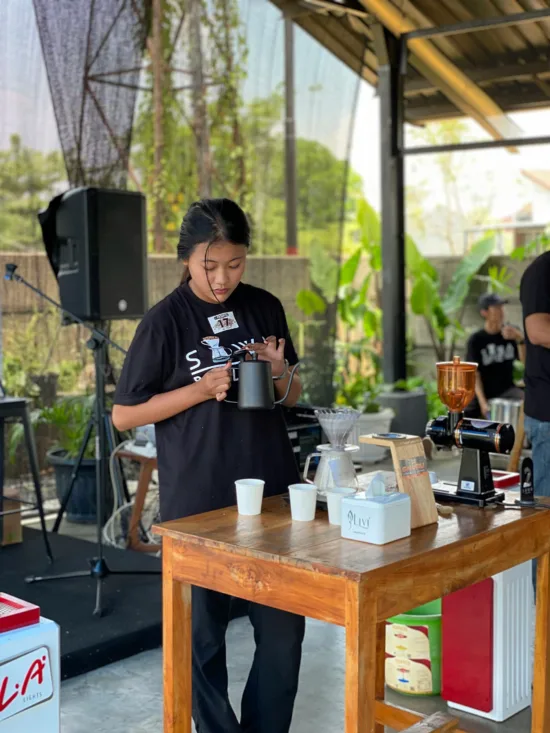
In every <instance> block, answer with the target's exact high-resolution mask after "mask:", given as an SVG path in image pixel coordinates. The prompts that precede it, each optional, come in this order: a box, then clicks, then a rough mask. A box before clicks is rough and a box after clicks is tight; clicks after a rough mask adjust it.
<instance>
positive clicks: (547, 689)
mask: <svg viewBox="0 0 550 733" xmlns="http://www.w3.org/2000/svg"><path fill="white" fill-rule="evenodd" d="M548 731H550V554H548V553H546V554H545V555H542V557H539V558H538V563H537V619H536V624H535V664H534V670H533V704H532V723H531V733H548Z"/></svg>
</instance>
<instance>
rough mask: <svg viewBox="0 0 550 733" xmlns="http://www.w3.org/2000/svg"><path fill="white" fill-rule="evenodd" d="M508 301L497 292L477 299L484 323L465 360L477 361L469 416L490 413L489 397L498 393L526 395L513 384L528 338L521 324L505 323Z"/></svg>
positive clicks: (470, 342)
mask: <svg viewBox="0 0 550 733" xmlns="http://www.w3.org/2000/svg"><path fill="white" fill-rule="evenodd" d="M507 302H508V301H506V300H504V298H501V296H500V295H498V294H497V293H486V294H485V295H482V296H481V297H480V299H479V302H478V307H479V312H480V314H481V316H482V317H483V319H484V321H485V323H484V326H483V328H482V329H480V330H479V331H476V332H475V333H473V334H472V335H471V336H470V338H469V339H468V345H467V348H466V360H467V361H473V362H476V363H477V365H478V368H477V375H476V396H475V397H474V399H473V400H472V402H470V404H469V405H468V407H467V408H466V410H465V411H464V412H465V414H466V415H468V416H469V417H479V418H481V417H489V412H490V407H489V401H490V400H492V399H495V398H497V397H502V398H504V399H519V400H522V399H523V390H522V389H520V388H519V387H516V385H515V384H514V361H516V360H517V359H521V360H522V361H525V346H524V343H525V341H524V337H523V333H522V332H521V331H520V330H519V328H516V327H514V326H510V325H508V324H505V321H504V305H505V304H506V303H507Z"/></svg>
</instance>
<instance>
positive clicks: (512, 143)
mask: <svg viewBox="0 0 550 733" xmlns="http://www.w3.org/2000/svg"><path fill="white" fill-rule="evenodd" d="M525 145H550V135H540V136H538V137H516V138H513V139H512V138H510V139H509V140H480V141H479V142H472V143H450V144H449V145H422V146H419V147H409V148H404V149H403V154H404V155H433V154H435V153H453V152H460V151H462V152H464V151H466V150H484V149H486V148H508V147H514V148H520V147H522V146H525Z"/></svg>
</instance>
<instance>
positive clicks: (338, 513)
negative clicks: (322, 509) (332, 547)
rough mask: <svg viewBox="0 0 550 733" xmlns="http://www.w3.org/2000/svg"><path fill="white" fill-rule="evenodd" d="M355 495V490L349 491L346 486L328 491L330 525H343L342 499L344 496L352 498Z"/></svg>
mask: <svg viewBox="0 0 550 733" xmlns="http://www.w3.org/2000/svg"><path fill="white" fill-rule="evenodd" d="M355 493H356V491H355V489H351V488H349V489H348V488H346V487H344V486H334V487H333V488H332V489H327V504H328V521H329V524H342V499H343V498H344V496H351V495H352V494H355Z"/></svg>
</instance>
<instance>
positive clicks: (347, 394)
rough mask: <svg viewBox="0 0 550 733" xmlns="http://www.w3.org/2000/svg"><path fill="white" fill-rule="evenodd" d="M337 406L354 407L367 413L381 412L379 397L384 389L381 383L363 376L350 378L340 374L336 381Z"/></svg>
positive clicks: (354, 375) (356, 375) (358, 375)
mask: <svg viewBox="0 0 550 733" xmlns="http://www.w3.org/2000/svg"><path fill="white" fill-rule="evenodd" d="M336 388H337V396H336V404H337V405H345V406H346V407H353V408H354V409H356V410H360V411H361V412H366V413H376V412H380V410H381V407H380V404H379V403H378V397H379V395H380V393H381V392H382V390H383V388H382V385H381V384H380V383H379V382H375V381H374V380H373V379H372V378H369V377H365V376H363V375H361V374H352V375H350V376H349V377H346V375H345V374H344V373H343V372H339V377H338V378H337V380H336Z"/></svg>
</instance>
